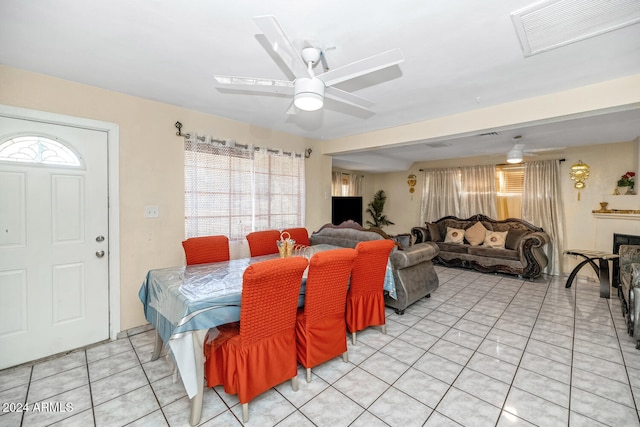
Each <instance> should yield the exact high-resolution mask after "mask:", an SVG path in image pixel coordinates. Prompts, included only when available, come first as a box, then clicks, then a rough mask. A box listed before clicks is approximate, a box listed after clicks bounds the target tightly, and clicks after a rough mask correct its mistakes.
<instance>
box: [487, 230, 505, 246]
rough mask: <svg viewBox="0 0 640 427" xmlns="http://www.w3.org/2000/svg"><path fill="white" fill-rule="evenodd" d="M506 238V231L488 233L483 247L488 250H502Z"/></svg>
mask: <svg viewBox="0 0 640 427" xmlns="http://www.w3.org/2000/svg"><path fill="white" fill-rule="evenodd" d="M506 238H507V232H506V231H489V230H487V234H486V236H485V238H484V246H487V247H490V248H504V242H505V239H506Z"/></svg>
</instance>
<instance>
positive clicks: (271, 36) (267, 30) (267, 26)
mask: <svg viewBox="0 0 640 427" xmlns="http://www.w3.org/2000/svg"><path fill="white" fill-rule="evenodd" d="M253 20H254V21H255V23H256V25H257V26H258V27H259V28H260V30H262V33H263V34H264V36H265V37H266V39H267V41H268V42H269V44H270V46H271V48H272V49H273V52H274V53H275V54H276V55H277V56H278V57H279V58H280V59H281V60H282V61H283V63H284V65H285V66H286V67H287V69H288V70H289V71H291V73H292V74H293V76H295V79H294V80H292V81H289V80H273V79H261V78H251V77H237V76H219V75H217V76H214V78H215V79H216V81H217V83H218V84H221V85H232V86H237V85H242V86H250V90H251V91H256V92H266V93H276V94H280V93H285V94H289V95H292V96H293V104H292V106H291V107H290V108H289V110H288V111H287V113H291V114H292V113H295V108H293V106H295V107H297V108H298V109H300V110H303V111H315V110H319V109H320V108H322V107H323V105H324V98H325V97H327V98H330V99H332V100H334V101H337V102H340V103H343V104H347V105H350V106H353V107H357V108H360V109H363V110H366V111H370V110H369V109H370V108H371V107H373V105H375V103H374V102H373V101H370V100H368V99H366V98H363V97H361V96H358V95H354V94H353V93H350V92H346V91H344V90H341V89H338V88H336V87H334V86H333V85H336V84H338V83H342V82H344V81H347V80H351V79H354V78H356V77H360V76H363V75H365V74H369V73H372V72H374V71H378V70H381V69H384V68H387V67H391V66H393V65H396V64H399V63H401V62H402V61H404V57H403V56H402V53H401V52H400V49H391V50H388V51H386V52H383V53H380V54H377V55H373V56H370V57H368V58H365V59H362V60H360V61H356V62H352V63H351V64H348V65H345V66H343V67H338V68H334V69H331V70H330V71H327V72H324V73H321V74H318V75H316V74H315V72H314V71H313V68H314V67H315V65H317V64H318V62H319V61H320V60H321V57H322V55H323V54H322V50H321V49H320V48H317V47H313V46H310V47H305V48H303V49H302V51H299V50H298V49H296V48H295V47H294V45H293V44H292V43H291V41H289V38H288V37H287V35H286V33H285V32H284V30H283V29H282V27H281V26H280V23H279V22H278V20H277V19H276V18H275V17H274V16H271V15H267V16H256V17H254V18H253Z"/></svg>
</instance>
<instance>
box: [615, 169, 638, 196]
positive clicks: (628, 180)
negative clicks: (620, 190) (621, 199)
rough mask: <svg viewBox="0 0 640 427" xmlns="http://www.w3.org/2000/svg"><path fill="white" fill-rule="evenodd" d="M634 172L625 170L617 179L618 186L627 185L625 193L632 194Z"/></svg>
mask: <svg viewBox="0 0 640 427" xmlns="http://www.w3.org/2000/svg"><path fill="white" fill-rule="evenodd" d="M635 176H636V173H635V172H627V173H625V174H624V175H622V176H621V177H620V179H619V180H618V187H628V189H627V194H633V187H634V186H635V181H634V178H635Z"/></svg>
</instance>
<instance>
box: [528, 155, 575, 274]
mask: <svg viewBox="0 0 640 427" xmlns="http://www.w3.org/2000/svg"><path fill="white" fill-rule="evenodd" d="M560 188H561V186H560V161H559V160H544V161H538V162H528V163H526V164H525V171H524V189H523V192H522V219H524V220H525V221H528V222H530V223H532V224H534V225H537V226H538V227H542V228H543V229H544V231H545V232H546V233H547V234H548V235H549V238H550V239H551V243H550V244H549V245H547V246H546V248H545V252H546V254H547V257H548V258H549V264H548V265H547V268H545V271H544V272H545V273H547V274H551V275H554V276H556V275H562V273H563V271H562V270H563V268H562V262H561V261H562V252H563V250H564V248H563V242H564V234H565V233H564V204H563V203H562V194H561V192H560Z"/></svg>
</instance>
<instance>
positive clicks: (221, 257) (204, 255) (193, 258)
mask: <svg viewBox="0 0 640 427" xmlns="http://www.w3.org/2000/svg"><path fill="white" fill-rule="evenodd" d="M182 247H183V248H184V254H185V256H186V258H187V265H194V264H207V263H210V262H220V261H228V260H229V239H228V238H227V236H203V237H190V238H188V239H187V240H185V241H183V242H182Z"/></svg>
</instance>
